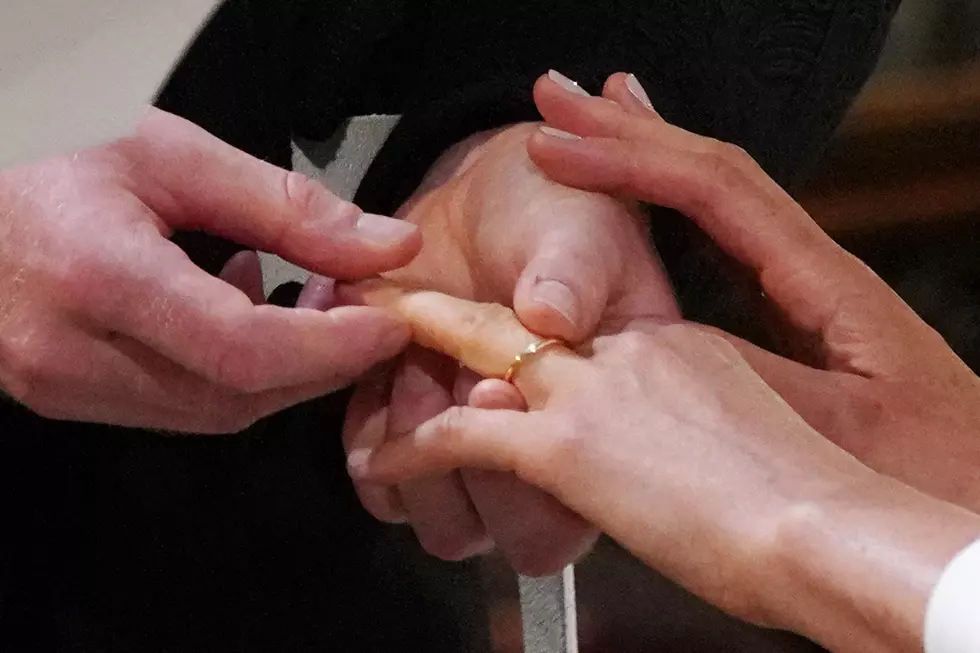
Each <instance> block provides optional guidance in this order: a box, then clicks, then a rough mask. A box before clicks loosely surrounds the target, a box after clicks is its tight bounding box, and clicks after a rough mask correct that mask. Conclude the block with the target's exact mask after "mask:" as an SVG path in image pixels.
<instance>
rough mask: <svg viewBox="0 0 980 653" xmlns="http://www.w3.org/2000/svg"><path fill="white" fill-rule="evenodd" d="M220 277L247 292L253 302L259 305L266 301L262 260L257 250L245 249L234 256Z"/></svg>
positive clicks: (226, 264)
mask: <svg viewBox="0 0 980 653" xmlns="http://www.w3.org/2000/svg"><path fill="white" fill-rule="evenodd" d="M218 278H219V279H221V280H222V281H224V282H225V283H227V284H230V285H232V286H234V287H235V288H237V289H238V290H240V291H242V292H243V293H245V296H246V297H248V298H249V299H250V300H252V303H253V304H255V305H257V306H258V305H260V304H264V303H265V288H264V286H263V284H262V262H261V261H260V260H259V255H258V254H257V253H256V252H253V251H251V250H245V251H242V252H238V253H237V254H235V255H234V256H232V257H231V258H230V259H229V260H228V262H227V263H225V267H224V268H222V270H221V273H220V274H219V275H218Z"/></svg>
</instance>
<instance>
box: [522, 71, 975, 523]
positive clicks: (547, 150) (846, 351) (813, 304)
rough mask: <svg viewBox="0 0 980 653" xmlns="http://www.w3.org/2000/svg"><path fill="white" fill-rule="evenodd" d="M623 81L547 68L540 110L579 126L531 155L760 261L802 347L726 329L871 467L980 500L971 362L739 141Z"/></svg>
mask: <svg viewBox="0 0 980 653" xmlns="http://www.w3.org/2000/svg"><path fill="white" fill-rule="evenodd" d="M627 82H628V78H627V77H626V76H624V75H615V76H613V77H612V78H610V80H609V81H608V82H607V84H606V88H605V92H604V95H605V96H606V97H605V98H588V97H582V96H579V95H576V94H573V93H569V92H567V91H566V90H565V89H564V88H563V87H562V86H560V85H558V84H555V83H554V82H552V81H551V80H549V79H547V78H542V79H541V80H540V81H539V82H538V84H537V86H536V88H535V98H536V101H537V103H538V106H539V108H540V110H541V112H542V114H543V115H544V116H545V118H546V119H547V120H548V122H549V124H551V125H553V126H555V127H557V128H560V129H562V130H565V131H566V132H571V133H572V134H573V135H572V136H569V137H566V138H559V137H556V136H553V135H549V134H546V133H539V134H537V135H535V136H534V137H533V138H532V139H531V140H530V142H529V152H530V154H531V157H532V158H533V159H534V161H535V162H536V163H537V164H538V165H539V166H541V167H542V169H544V170H545V171H546V172H547V173H548V174H549V175H550V176H551V177H552V178H554V179H556V180H558V181H561V182H562V183H565V184H569V185H572V186H575V187H579V188H584V189H589V190H599V191H603V192H610V193H613V194H616V195H621V196H626V197H631V198H636V199H641V200H645V201H649V202H653V203H655V204H660V205H663V206H667V207H671V208H674V209H677V210H679V211H681V212H682V213H685V214H686V215H688V216H689V217H690V218H691V219H692V220H693V221H694V222H695V223H697V225H698V226H699V227H701V228H702V229H703V230H704V231H705V232H706V233H707V234H708V235H709V236H710V237H711V238H712V239H713V240H714V241H715V242H716V243H717V244H718V245H719V246H720V247H721V248H722V249H723V250H725V251H726V252H727V253H728V254H730V255H731V256H732V257H733V258H734V259H736V260H737V261H738V262H739V263H741V264H743V265H744V266H745V267H747V268H748V269H750V270H751V271H753V272H754V273H755V275H756V276H757V278H758V282H759V285H760V286H761V289H762V291H763V292H764V294H765V296H766V297H767V298H768V300H769V301H771V302H772V303H773V304H774V305H775V307H776V308H777V309H778V310H779V312H780V313H781V315H782V316H783V317H784V318H785V323H786V329H787V331H788V333H787V334H786V335H787V338H786V339H787V340H789V341H790V342H792V343H794V344H795V345H796V346H797V348H798V349H799V350H800V356H799V357H798V358H799V360H798V361H795V360H790V359H787V358H782V357H779V356H776V355H774V354H771V353H769V352H766V351H763V350H761V349H758V348H756V347H753V346H751V345H749V344H747V343H744V342H742V341H739V340H737V339H735V338H731V337H730V336H726V337H727V338H728V339H729V340H730V341H731V342H733V344H735V346H736V347H737V348H738V350H739V352H740V353H741V355H742V356H744V357H745V358H746V359H747V360H748V361H749V363H750V364H751V365H752V366H753V368H754V369H755V370H756V371H757V372H758V373H759V374H760V375H761V376H762V377H763V378H764V379H765V380H766V382H767V383H768V384H769V385H770V386H772V387H773V388H774V389H775V390H776V391H777V392H779V393H780V394H781V395H782V396H783V398H784V399H785V400H786V401H787V402H789V404H790V405H791V406H792V407H793V408H794V409H795V410H796V411H797V412H799V413H800V415H802V416H803V418H804V419H806V421H807V422H808V423H809V424H810V425H811V426H813V427H814V428H815V429H816V430H818V431H819V432H820V433H822V434H823V435H824V436H826V437H828V438H829V439H830V440H832V441H833V442H835V443H837V444H838V445H840V446H841V447H843V448H844V449H846V450H847V451H849V452H851V453H853V454H854V455H855V456H857V457H858V458H859V459H860V460H861V461H863V462H864V463H866V464H867V465H869V466H870V467H872V468H873V469H875V470H877V471H879V472H882V473H885V474H888V475H891V476H894V477H896V478H898V479H901V480H903V481H905V482H907V483H909V484H911V485H913V486H914V487H917V488H919V489H921V490H923V491H925V492H927V493H929V494H932V495H934V496H937V497H940V498H942V499H944V500H948V501H951V502H953V503H957V504H960V505H962V506H964V507H967V508H969V509H971V510H973V511H980V381H978V379H977V377H976V375H974V374H973V373H972V372H971V371H970V370H969V369H968V368H967V367H966V365H964V364H963V363H962V362H961V361H960V360H959V359H958V358H957V357H956V356H955V354H953V352H952V351H951V350H950V349H949V347H948V346H947V345H946V343H945V342H944V341H943V339H942V338H941V337H940V336H939V335H938V334H937V333H936V332H935V331H933V330H932V329H931V328H929V327H928V326H927V325H926V324H925V323H924V322H923V321H922V320H921V319H919V317H918V316H916V315H915V313H914V312H913V311H912V310H911V309H910V308H909V307H908V306H907V305H906V304H905V303H904V302H903V301H902V300H901V299H900V298H899V297H898V296H897V295H895V293H894V292H892V290H891V289H890V288H888V286H887V285H886V284H885V283H884V282H883V281H881V279H879V278H878V277H877V276H876V275H875V274H874V273H873V272H872V271H871V270H869V269H868V268H867V267H866V266H865V265H863V264H862V263H861V262H860V261H858V260H857V259H856V258H854V257H853V256H851V255H850V254H848V253H847V252H845V251H844V250H843V249H842V248H840V247H839V246H838V245H837V244H836V243H834V242H833V241H832V240H831V239H830V238H829V237H828V236H827V235H826V234H825V233H824V232H823V231H822V230H821V229H820V228H819V227H818V226H817V225H816V224H815V223H814V222H813V220H811V219H810V217H809V216H808V215H807V214H806V213H805V212H804V210H803V209H802V208H801V207H800V206H799V205H798V204H797V203H796V202H794V201H793V199H792V198H791V197H790V196H789V195H787V194H786V193H785V192H784V191H783V190H782V189H781V188H780V187H779V186H778V185H777V184H776V183H775V182H773V181H772V180H771V179H770V178H769V177H768V176H767V175H766V174H765V172H763V170H762V169H761V168H759V166H758V165H756V164H755V162H753V161H752V159H751V158H749V156H748V155H747V154H746V153H745V152H743V151H741V150H739V149H738V148H736V147H735V146H732V145H728V144H725V143H720V142H717V141H713V140H711V139H707V138H703V137H701V136H697V135H695V134H691V133H689V132H686V131H684V130H682V129H679V128H677V127H674V126H671V125H669V124H667V123H666V122H664V121H663V120H662V119H661V118H660V116H658V115H657V114H656V112H655V111H653V109H652V108H651V107H650V106H649V104H647V103H644V102H642V101H641V100H639V99H638V95H637V94H634V93H631V92H630V89H629V88H628V86H627ZM633 84H634V88H636V87H635V80H634V82H633ZM639 95H640V96H642V93H640V94H639ZM566 136H567V135H566ZM579 137H581V138H579Z"/></svg>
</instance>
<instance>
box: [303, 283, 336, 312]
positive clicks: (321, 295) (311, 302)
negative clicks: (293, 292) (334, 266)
mask: <svg viewBox="0 0 980 653" xmlns="http://www.w3.org/2000/svg"><path fill="white" fill-rule="evenodd" d="M335 286H336V281H334V280H333V279H331V278H329V277H324V276H320V275H318V274H315V275H313V276H311V277H310V279H309V280H308V281H307V282H306V285H304V286H303V290H302V291H301V292H300V294H299V298H298V299H297V300H296V308H308V309H311V310H314V311H326V310H327V309H329V308H330V307H331V306H333V305H334V302H335V297H336V294H335V292H334V288H335Z"/></svg>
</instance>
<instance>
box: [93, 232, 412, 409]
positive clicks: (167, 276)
mask: <svg viewBox="0 0 980 653" xmlns="http://www.w3.org/2000/svg"><path fill="white" fill-rule="evenodd" d="M127 251H130V252H132V254H131V255H130V256H128V257H127V256H124V255H120V257H118V258H117V259H113V260H111V261H103V262H102V263H101V266H102V268H101V269H100V270H98V276H99V282H98V283H90V282H91V279H88V280H82V282H80V288H81V289H82V292H84V293H85V295H86V296H85V299H86V301H84V302H82V304H83V305H84V306H85V307H86V311H88V312H90V313H91V314H92V317H93V318H94V319H96V320H98V321H99V323H100V324H101V325H102V326H103V327H104V328H106V329H108V330H111V331H116V332H120V333H123V334H126V335H128V336H131V337H133V338H135V339H137V340H139V341H141V342H143V343H144V344H146V345H147V346H149V347H151V348H153V349H155V350H156V351H158V352H160V353H161V354H162V355H164V356H166V357H167V358H170V359H172V360H174V361H176V362H177V363H179V364H180V365H182V366H183V367H186V368H187V369H188V370H190V371H192V372H194V373H196V374H199V375H200V376H203V377H204V378H206V379H208V380H210V381H212V382H214V383H216V384H218V385H222V386H226V387H228V388H231V389H234V390H237V391H240V392H261V391H265V390H270V389H274V388H281V387H289V386H298V385H304V384H306V383H312V382H317V381H323V380H326V379H334V380H341V379H346V380H348V381H349V380H352V379H353V378H355V377H356V376H358V375H360V374H362V373H363V372H365V371H366V370H367V369H369V368H370V367H372V366H373V365H375V364H376V363H379V362H381V361H383V360H386V359H388V358H391V357H392V356H394V355H396V354H397V353H398V352H400V351H401V349H402V348H404V346H405V345H406V344H407V341H408V337H409V333H408V329H407V328H406V327H405V326H404V325H403V324H401V323H399V322H397V321H396V320H394V319H393V318H392V317H391V316H390V315H389V314H387V313H386V312H384V311H379V310H377V309H368V308H365V307H343V308H337V309H333V310H331V311H327V312H325V313H324V312H319V311H311V310H304V309H292V308H281V307H277V306H271V305H268V306H253V305H252V302H251V301H249V299H248V298H247V297H246V296H245V295H244V294H242V293H241V292H239V291H237V290H235V289H234V288H232V287H231V286H229V285H228V284H226V283H224V282H223V281H221V280H220V279H217V278H215V277H212V276H210V275H208V274H207V273H205V272H204V271H202V270H201V269H199V268H198V267H196V266H195V265H194V264H193V263H191V261H190V259H188V258H187V256H186V255H185V254H184V253H183V252H181V251H180V249H179V248H178V247H177V246H176V245H174V244H172V243H170V242H169V241H166V240H162V239H157V240H153V239H148V242H146V243H144V246H142V247H138V248H130V250H127ZM127 258H128V260H127Z"/></svg>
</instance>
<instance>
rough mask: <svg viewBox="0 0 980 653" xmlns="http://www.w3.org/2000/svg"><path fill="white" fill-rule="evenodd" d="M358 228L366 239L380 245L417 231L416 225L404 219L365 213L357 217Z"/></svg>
mask: <svg viewBox="0 0 980 653" xmlns="http://www.w3.org/2000/svg"><path fill="white" fill-rule="evenodd" d="M356 229H357V233H358V234H359V235H360V236H361V237H362V238H363V239H365V240H368V241H371V242H373V243H376V244H378V245H391V244H393V243H397V242H399V241H402V240H405V239H406V238H408V237H409V236H410V235H412V234H413V233H415V231H416V226H415V225H413V224H411V223H410V222H405V221H404V220H395V219H394V218H386V217H384V216H383V215H374V214H373V213H364V214H363V215H361V217H359V218H358V219H357V225H356Z"/></svg>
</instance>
